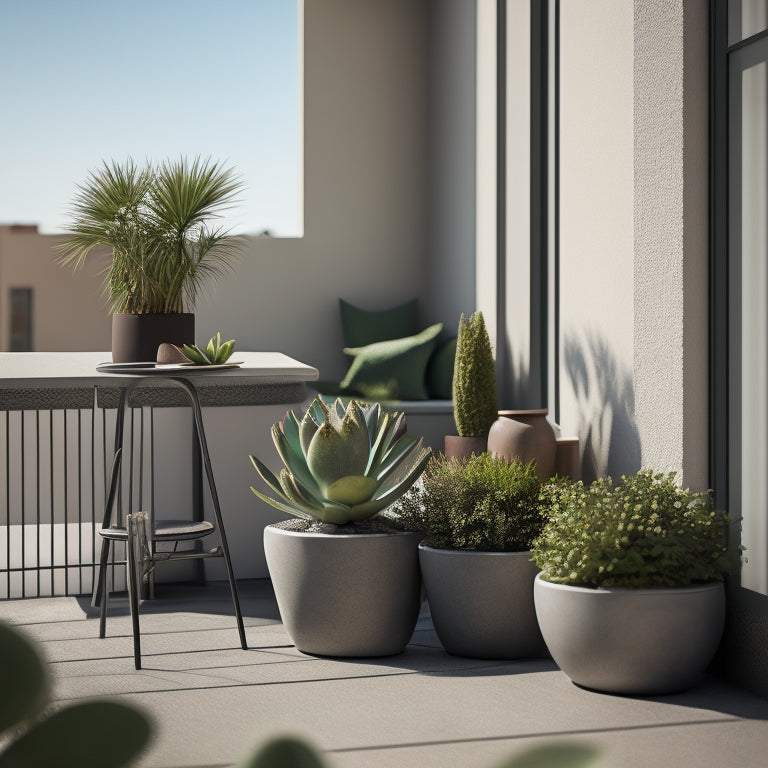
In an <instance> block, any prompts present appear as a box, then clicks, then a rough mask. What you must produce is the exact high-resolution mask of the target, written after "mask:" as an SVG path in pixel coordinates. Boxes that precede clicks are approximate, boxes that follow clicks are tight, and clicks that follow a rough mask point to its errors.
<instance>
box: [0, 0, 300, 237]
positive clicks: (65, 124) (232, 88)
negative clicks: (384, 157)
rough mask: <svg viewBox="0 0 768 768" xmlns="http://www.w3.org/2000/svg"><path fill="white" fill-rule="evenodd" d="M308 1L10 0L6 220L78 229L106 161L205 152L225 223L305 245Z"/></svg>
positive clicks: (2, 127)
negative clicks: (75, 220) (239, 187)
mask: <svg viewBox="0 0 768 768" xmlns="http://www.w3.org/2000/svg"><path fill="white" fill-rule="evenodd" d="M298 99H299V91H298V39H297V0H216V2H210V0H207V1H206V0H131V1H130V2H125V0H0V104H1V105H2V106H0V223H2V224H10V223H27V224H35V223H36V224H38V225H39V226H40V231H41V232H44V233H54V232H59V231H63V230H64V229H65V228H66V221H67V218H66V211H67V208H68V206H69V202H70V200H71V199H72V196H73V193H74V190H75V185H76V184H77V183H79V182H82V181H84V180H85V178H86V177H87V175H88V172H89V171H91V170H93V169H95V168H97V167H99V165H100V164H101V162H102V160H105V159H106V160H110V159H115V160H124V159H126V158H127V157H128V156H132V157H133V158H134V160H136V161H138V162H141V161H143V160H144V159H145V158H149V159H152V160H163V159H166V158H175V157H179V156H180V155H186V156H188V157H194V156H196V155H202V156H204V157H208V156H210V157H212V158H214V159H216V160H220V161H222V162H223V163H224V164H225V165H227V166H231V167H234V168H235V169H236V171H237V172H238V173H239V174H240V175H241V176H242V177H243V178H244V180H245V183H246V186H247V189H246V190H245V191H244V192H243V194H242V195H241V205H239V206H238V208H237V209H235V210H233V211H232V213H231V218H230V219H228V220H227V224H228V225H230V226H231V227H232V228H233V231H236V232H259V231H262V230H264V229H270V230H271V231H272V232H273V233H274V234H277V235H296V234H298V233H299V232H300V222H299V221H298V217H299V214H298V211H299V201H298V190H299V184H298V179H299V167H298V122H299V116H298Z"/></svg>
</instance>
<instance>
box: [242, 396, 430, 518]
mask: <svg viewBox="0 0 768 768" xmlns="http://www.w3.org/2000/svg"><path fill="white" fill-rule="evenodd" d="M272 440H273V441H274V443H275V447H276V448H277V452H278V454H279V456H280V458H281V459H282V461H283V464H284V465H285V467H284V468H283V469H282V470H281V471H280V475H279V477H277V476H276V475H274V474H273V473H272V472H271V471H270V470H269V468H268V467H266V466H265V465H264V463H263V462H261V461H259V459H257V458H256V457H255V456H251V461H252V462H253V466H254V467H255V468H256V471H257V472H258V473H259V475H260V476H261V478H262V480H263V481H264V482H265V483H266V484H267V485H268V486H269V488H270V489H271V490H272V491H273V492H274V493H275V494H276V496H277V498H276V499H275V498H271V497H270V496H267V495H266V494H264V493H262V492H261V491H260V490H258V489H256V488H251V490H252V491H253V492H254V493H255V494H256V496H258V497H259V498H260V499H261V500H262V501H265V502H266V503H267V504H270V505H272V506H273V507H275V508H276V509H279V510H281V511H283V512H286V513H288V514H289V515H294V516H295V517H300V518H304V519H307V520H312V519H314V520H317V521H319V522H323V523H333V524H336V525H343V524H344V523H350V522H360V521H362V520H366V519H368V518H370V517H373V515H375V514H377V513H378V512H381V511H382V510H384V509H385V508H386V507H388V506H389V505H390V504H392V503H394V502H395V501H397V499H399V498H400V497H401V496H402V495H403V494H404V493H405V492H406V491H407V490H408V489H409V488H410V487H411V486H412V485H413V483H414V482H415V481H416V480H417V479H418V477H419V476H420V475H421V473H422V471H423V470H424V467H425V466H426V465H427V462H428V461H429V458H430V456H431V453H432V452H431V449H429V448H425V447H423V445H422V443H423V440H422V438H416V437H413V436H411V435H408V434H406V426H405V417H404V414H402V413H392V414H390V413H386V412H385V411H383V409H382V408H381V406H380V405H379V404H378V403H377V404H375V405H365V404H360V403H358V402H357V401H355V400H351V401H350V402H349V403H348V404H347V405H346V406H345V405H344V402H343V401H342V399H341V398H339V399H337V400H336V401H335V402H334V403H332V404H331V405H327V404H326V403H325V402H324V401H323V400H322V399H321V398H319V397H318V398H316V399H315V400H314V401H313V402H312V404H311V405H310V406H309V408H308V409H307V412H306V413H305V415H304V417H303V418H302V419H299V418H298V417H297V416H296V414H295V413H294V412H293V411H289V412H288V413H287V414H286V415H285V417H284V418H283V420H282V421H281V422H280V423H279V424H275V425H274V426H273V427H272Z"/></svg>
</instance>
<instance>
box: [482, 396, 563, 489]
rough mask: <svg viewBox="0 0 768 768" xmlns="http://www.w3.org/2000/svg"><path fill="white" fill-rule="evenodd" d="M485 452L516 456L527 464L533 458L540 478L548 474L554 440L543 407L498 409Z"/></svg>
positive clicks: (505, 457)
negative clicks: (531, 409) (515, 409)
mask: <svg viewBox="0 0 768 768" xmlns="http://www.w3.org/2000/svg"><path fill="white" fill-rule="evenodd" d="M488 452H489V453H490V454H491V455H492V456H494V457H497V458H503V459H506V460H507V461H512V460H513V459H520V461H522V462H523V463H524V464H527V463H528V462H529V461H530V460H531V459H535V460H536V472H537V474H538V475H539V477H540V478H541V479H542V480H546V479H547V478H549V477H551V476H552V472H553V470H554V468H555V455H556V452H557V441H556V439H555V431H554V430H553V429H552V425H551V424H550V423H549V422H548V421H547V409H546V408H542V409H539V410H533V411H499V418H498V419H496V421H494V422H493V424H491V429H490V432H489V433H488Z"/></svg>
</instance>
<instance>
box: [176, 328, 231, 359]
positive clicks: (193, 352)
mask: <svg viewBox="0 0 768 768" xmlns="http://www.w3.org/2000/svg"><path fill="white" fill-rule="evenodd" d="M234 349H235V340H234V339H230V340H229V341H225V342H224V343H223V344H222V342H221V331H219V332H218V333H217V334H216V335H215V336H214V337H213V338H212V339H211V340H210V341H209V342H208V344H207V345H206V347H205V352H203V350H202V349H200V347H198V346H197V344H193V345H191V346H190V345H189V344H184V345H183V346H182V348H181V351H182V354H183V355H184V357H186V358H187V359H188V360H191V361H192V362H193V363H194V364H195V365H222V363H226V362H227V360H229V358H230V356H231V355H232V352H233V351H234Z"/></svg>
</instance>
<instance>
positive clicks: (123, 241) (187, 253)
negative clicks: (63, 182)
mask: <svg viewBox="0 0 768 768" xmlns="http://www.w3.org/2000/svg"><path fill="white" fill-rule="evenodd" d="M241 188H242V182H241V181H240V180H239V179H237V178H236V177H235V175H234V172H233V171H232V170H231V169H225V168H222V166H221V165H220V164H219V163H216V162H213V161H211V160H210V159H207V160H203V159H201V158H199V157H198V158H195V159H194V160H193V161H191V162H190V161H188V160H187V159H185V158H180V159H179V160H176V161H166V162H163V163H162V164H161V165H160V166H159V167H154V166H153V165H152V164H150V163H148V164H147V166H146V167H144V168H138V167H137V166H136V164H135V163H134V162H133V160H132V159H130V158H129V159H128V160H127V161H126V162H125V163H124V164H122V165H121V164H119V163H117V162H115V161H112V162H111V163H107V162H104V163H103V165H102V167H101V168H99V169H98V170H96V171H93V172H92V173H91V174H90V175H89V177H88V179H87V181H86V182H85V183H84V184H82V185H79V186H78V192H77V194H76V196H75V199H74V202H73V204H72V226H71V230H70V236H69V237H68V239H67V240H66V242H64V243H63V244H62V245H61V246H60V250H61V252H62V259H61V260H62V263H64V264H67V265H70V266H72V267H73V268H75V269H77V268H79V267H80V266H82V264H83V263H84V262H85V260H86V259H87V257H88V255H89V254H90V253H91V251H92V250H93V249H94V248H97V247H98V246H106V247H109V248H111V250H112V263H111V265H110V267H109V270H108V273H107V277H106V280H105V292H106V293H107V294H108V296H109V299H110V302H111V310H112V312H115V313H118V312H121V313H132V314H145V313H168V312H183V311H184V307H185V304H189V305H192V304H194V301H195V298H196V297H197V295H198V293H199V291H200V289H201V287H202V286H203V285H204V284H205V283H206V282H208V281H209V280H210V279H212V278H215V277H218V276H219V275H221V274H222V273H224V272H226V271H227V270H228V269H230V268H231V266H232V264H233V263H234V259H235V256H236V254H237V251H238V249H239V245H240V243H239V238H235V237H231V236H228V234H227V231H226V230H225V229H224V228H222V227H219V226H213V225H212V223H211V220H214V219H217V218H219V217H220V215H221V213H222V212H223V211H224V210H227V209H228V208H230V207H232V205H233V204H234V201H235V198H236V195H237V193H238V192H239V191H240V189H241Z"/></svg>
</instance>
